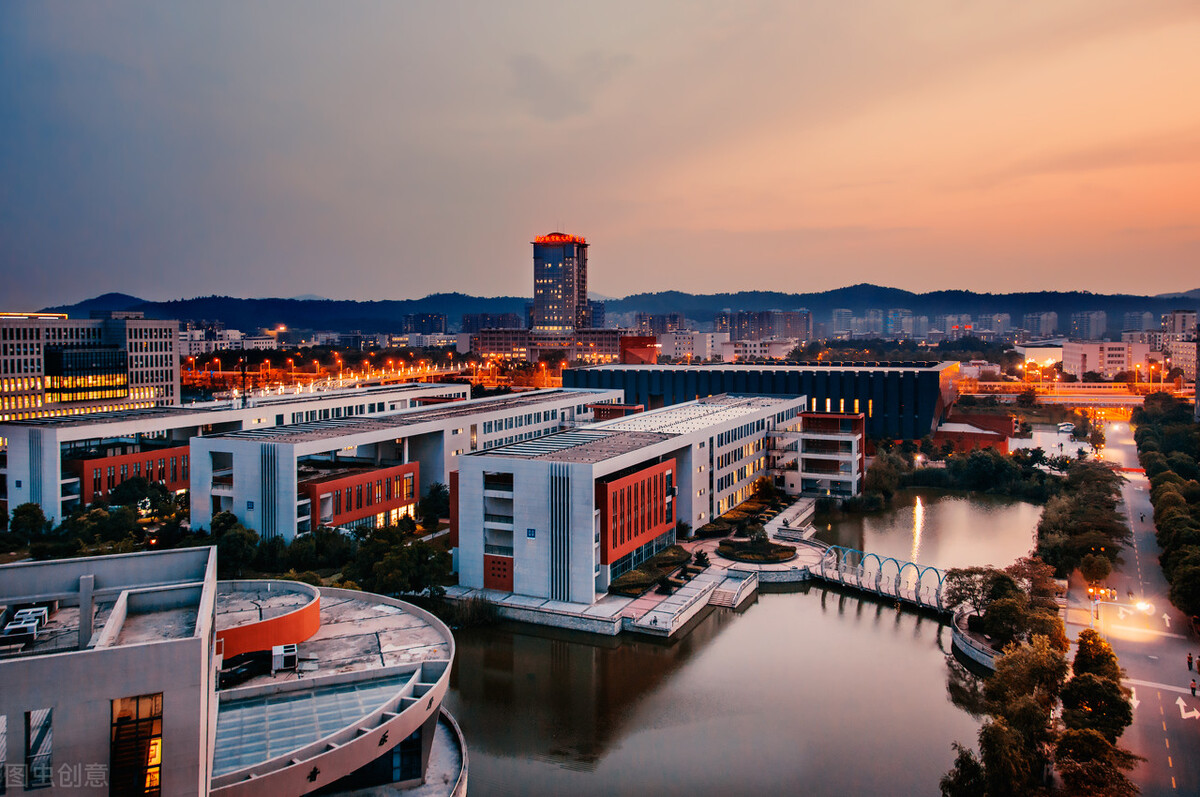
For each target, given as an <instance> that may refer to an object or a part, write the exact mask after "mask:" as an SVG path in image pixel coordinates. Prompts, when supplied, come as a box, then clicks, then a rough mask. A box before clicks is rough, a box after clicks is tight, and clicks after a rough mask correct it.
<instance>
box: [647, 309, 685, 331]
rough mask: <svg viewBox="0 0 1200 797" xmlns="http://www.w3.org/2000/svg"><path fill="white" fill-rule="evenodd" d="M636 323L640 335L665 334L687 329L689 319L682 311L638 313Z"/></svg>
mask: <svg viewBox="0 0 1200 797" xmlns="http://www.w3.org/2000/svg"><path fill="white" fill-rule="evenodd" d="M634 324H635V326H636V327H637V331H638V334H639V335H665V334H667V333H668V332H678V331H679V330H681V329H686V327H687V320H686V319H685V318H684V317H683V315H682V314H681V313H638V314H637V316H636V319H635V321H634Z"/></svg>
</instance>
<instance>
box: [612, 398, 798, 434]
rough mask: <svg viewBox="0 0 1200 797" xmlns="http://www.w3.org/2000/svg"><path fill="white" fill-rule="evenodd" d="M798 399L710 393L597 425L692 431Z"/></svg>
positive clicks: (679, 432) (788, 403) (635, 429)
mask: <svg viewBox="0 0 1200 797" xmlns="http://www.w3.org/2000/svg"><path fill="white" fill-rule="evenodd" d="M795 402H796V400H795V399H787V398H771V397H767V396H709V397H708V398H702V399H700V400H698V401H695V402H688V403H686V404H676V405H673V406H670V407H663V408H662V409H660V410H654V411H652V412H644V413H638V414H636V415H627V416H625V417H624V418H616V419H613V420H611V421H603V422H601V423H598V424H596V428H598V429H606V430H620V431H628V432H659V433H661V434H689V433H691V432H698V431H700V430H702V429H708V428H710V427H712V426H718V425H724V424H726V423H733V422H735V421H737V420H738V419H739V418H744V417H746V416H748V415H757V414H760V413H761V412H762V411H763V410H765V409H770V408H778V409H782V408H783V407H786V406H788V405H790V404H794V403H795Z"/></svg>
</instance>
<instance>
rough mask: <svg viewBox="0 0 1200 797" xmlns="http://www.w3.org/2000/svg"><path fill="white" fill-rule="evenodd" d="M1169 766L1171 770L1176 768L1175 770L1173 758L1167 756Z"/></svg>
mask: <svg viewBox="0 0 1200 797" xmlns="http://www.w3.org/2000/svg"><path fill="white" fill-rule="evenodd" d="M1170 746H1171V745H1167V747H1170ZM1167 766H1169V767H1170V768H1171V769H1174V768H1175V764H1173V763H1172V762H1171V756H1167Z"/></svg>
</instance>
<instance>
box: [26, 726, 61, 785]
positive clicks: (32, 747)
mask: <svg viewBox="0 0 1200 797" xmlns="http://www.w3.org/2000/svg"><path fill="white" fill-rule="evenodd" d="M53 711H54V710H53V709H49V708H41V709H37V710H36V711H26V712H25V788H27V789H40V788H45V787H47V786H50V785H52V782H53V779H54V772H53V769H52V762H51V752H52V749H53V746H54V726H53V722H52V720H53Z"/></svg>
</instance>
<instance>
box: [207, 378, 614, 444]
mask: <svg viewBox="0 0 1200 797" xmlns="http://www.w3.org/2000/svg"><path fill="white" fill-rule="evenodd" d="M604 396H605V394H603V393H599V392H596V391H592V390H538V391H532V392H529V393H522V394H517V395H513V396H502V397H499V398H488V399H476V400H474V401H470V402H453V403H449V404H439V405H435V406H433V407H423V408H418V409H408V410H403V411H397V412H394V413H390V414H388V415H374V416H356V417H353V418H334V419H330V420H327V421H310V422H307V423H296V424H291V425H289V426H272V427H268V428H265V429H244V430H242V431H238V432H227V433H225V434H221V435H214V437H217V438H221V439H235V440H266V441H272V442H280V443H306V442H311V441H315V440H327V439H330V438H334V437H343V436H345V435H350V434H361V433H364V432H375V431H381V432H382V431H390V430H394V429H400V428H404V427H408V426H416V425H418V424H422V423H430V422H435V421H443V420H446V419H449V418H463V417H467V416H470V415H477V414H479V413H483V412H503V411H505V410H511V409H516V408H519V407H529V408H531V409H532V408H536V407H539V406H541V405H543V404H549V403H557V402H561V401H562V400H563V399H564V398H567V397H570V398H571V399H572V400H573V401H578V402H579V403H581V404H586V403H589V402H592V401H597V400H599V399H601V398H603V397H604Z"/></svg>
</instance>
